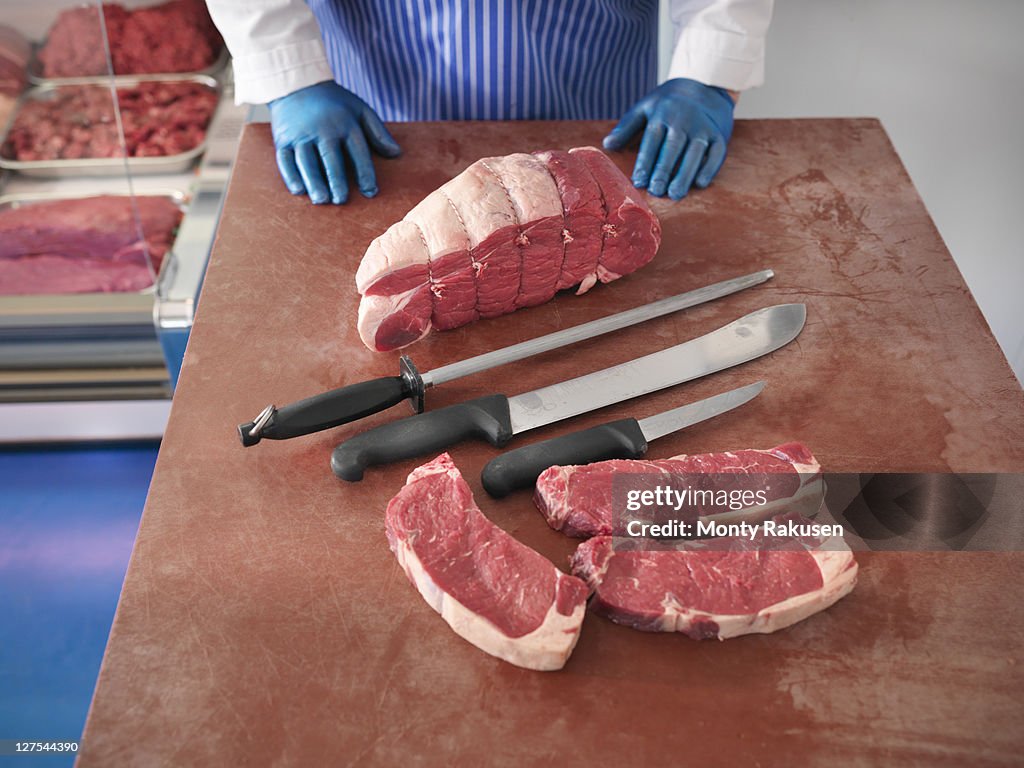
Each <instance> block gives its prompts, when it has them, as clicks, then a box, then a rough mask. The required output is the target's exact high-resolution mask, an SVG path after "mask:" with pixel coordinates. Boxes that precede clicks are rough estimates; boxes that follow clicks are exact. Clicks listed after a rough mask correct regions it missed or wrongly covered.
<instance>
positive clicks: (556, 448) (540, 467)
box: [480, 419, 647, 499]
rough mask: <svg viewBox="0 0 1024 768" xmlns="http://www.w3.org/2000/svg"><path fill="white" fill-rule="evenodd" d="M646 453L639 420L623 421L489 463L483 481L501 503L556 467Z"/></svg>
mask: <svg viewBox="0 0 1024 768" xmlns="http://www.w3.org/2000/svg"><path fill="white" fill-rule="evenodd" d="M645 453H647V438H645V437H644V433H643V431H642V430H641V429H640V425H639V424H638V423H637V420H636V419H622V420H621V421H610V422H608V423H607V424H601V425H600V426H597V427H591V428H590V429H584V430H582V431H580V432H572V433H570V434H568V435H562V436H561V437H553V438H551V439H550V440H541V441H540V442H539V443H533V444H532V445H524V446H523V447H522V448H516V449H515V450H514V451H509V452H508V453H503V454H501V456H498V457H496V458H494V459H491V460H490V461H489V462H487V466H485V467H484V471H483V473H482V474H481V476H480V479H481V481H482V482H483V484H484V490H485V491H487V493H489V494H490V495H491V496H493V497H494V498H496V499H500V498H501V497H503V496H507V495H508V494H510V493H512V491H515V490H518V489H520V488H527V487H529V486H531V485H533V484H534V482H536V480H537V477H538V476H539V475H540V473H541V472H543V471H544V470H545V469H547V468H548V467H553V466H555V465H556V464H557V465H565V464H589V463H590V462H592V461H605V460H606V459H638V458H640V457H641V456H643V455H644V454H645Z"/></svg>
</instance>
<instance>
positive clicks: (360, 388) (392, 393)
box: [238, 376, 412, 446]
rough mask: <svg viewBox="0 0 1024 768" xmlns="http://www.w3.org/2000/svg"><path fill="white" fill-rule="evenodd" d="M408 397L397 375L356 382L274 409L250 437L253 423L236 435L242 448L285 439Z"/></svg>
mask: <svg viewBox="0 0 1024 768" xmlns="http://www.w3.org/2000/svg"><path fill="white" fill-rule="evenodd" d="M410 394H412V393H411V392H409V390H408V386H407V383H406V380H405V379H404V378H402V377H401V376H385V377H384V378H381V379H371V380H370V381H360V382H359V383H358V384H350V385H349V386H347V387H341V388H339V389H332V390H331V391H330V392H323V393H321V394H319V395H313V396H312V397H307V398H306V399H305V400H299V401H298V402H295V403H291V404H290V405H285V406H282V407H281V408H279V409H275V410H274V412H273V415H271V417H270V421H268V422H267V423H266V424H265V425H264V426H263V429H262V430H260V431H259V432H258V433H257V434H255V435H253V434H252V429H253V427H254V426H255V425H256V423H255V422H253V421H250V422H248V423H247V424H239V425H238V436H239V438H241V440H242V445H245V446H250V445H256V443H258V442H259V441H260V440H262V439H264V438H266V439H267V440H287V439H288V438H290V437H299V436H300V435H308V434H310V433H312V432H319V431H320V430H323V429H330V428H331V427H336V426H338V425H339V424H347V423H348V422H350V421H355V420H357V419H362V418H365V417H366V416H369V415H370V414H373V413H377V412H378V411H383V410H384V409H385V408H390V407H391V406H393V405H398V403H400V402H402V401H403V400H405V399H406V398H407V397H409V396H410Z"/></svg>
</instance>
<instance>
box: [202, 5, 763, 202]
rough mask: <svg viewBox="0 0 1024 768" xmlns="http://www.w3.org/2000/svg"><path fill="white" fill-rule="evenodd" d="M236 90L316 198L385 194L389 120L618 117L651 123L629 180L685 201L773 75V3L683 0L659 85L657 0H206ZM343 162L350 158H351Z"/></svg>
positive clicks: (295, 190) (716, 165)
mask: <svg viewBox="0 0 1024 768" xmlns="http://www.w3.org/2000/svg"><path fill="white" fill-rule="evenodd" d="M207 2H208V5H209V8H210V13H211V15H212V17H213V19H214V22H215V23H216V25H217V27H218V28H219V29H220V31H221V34H222V35H223V37H224V39H225V41H226V42H227V45H228V48H229V49H230V51H231V54H232V57H233V59H234V69H235V98H236V101H238V103H250V104H263V103H266V104H267V105H268V106H269V109H270V121H271V128H272V132H273V137H274V145H275V147H276V153H277V165H278V169H279V170H280V173H281V177H282V179H283V180H284V183H285V184H286V185H287V187H288V189H289V191H291V192H292V194H295V195H308V196H309V198H310V200H311V201H312V202H313V203H316V204H321V203H328V202H330V203H335V204H341V203H344V202H346V201H347V200H348V197H349V186H350V180H349V178H347V177H346V174H347V173H352V174H353V175H354V181H355V185H356V186H357V187H358V188H359V191H360V192H361V193H362V194H363V195H365V196H366V197H373V196H374V195H376V194H377V192H378V186H377V180H376V174H375V172H374V166H373V160H372V153H374V152H375V153H376V154H378V155H381V156H383V157H396V156H397V155H399V154H400V153H401V148H400V147H399V146H398V143H397V142H396V141H395V139H394V138H393V137H392V136H391V134H390V133H389V132H388V130H387V128H386V127H385V125H384V121H407V120H586V119H614V118H619V122H618V124H617V125H616V126H615V128H614V129H613V130H612V131H611V133H609V134H608V136H606V137H605V139H604V146H605V148H606V149H610V150H615V149H621V148H622V147H624V146H625V145H626V144H627V143H628V142H629V141H630V140H632V139H633V138H634V137H635V136H636V135H637V134H642V135H641V139H640V148H639V151H638V154H637V159H636V164H635V167H634V168H633V173H632V182H633V184H634V185H635V186H636V187H638V188H641V189H646V190H647V191H648V192H649V193H650V194H652V195H655V196H658V197H663V196H665V195H667V196H668V197H670V198H672V199H673V200H678V199H681V198H682V197H685V196H686V194H687V192H689V190H690V189H691V188H692V187H693V186H694V185H696V186H697V187H699V188H704V187H706V186H708V184H710V183H711V180H712V179H713V178H714V177H715V175H716V174H717V173H718V171H719V169H720V168H721V167H722V163H723V162H724V161H725V156H726V147H727V145H728V142H729V138H730V136H731V135H732V126H733V109H734V106H735V103H736V101H737V99H738V98H739V94H740V92H741V91H743V90H745V89H747V88H751V87H754V86H757V85H760V84H761V83H762V82H763V80H764V38H765V33H766V31H767V28H768V23H769V20H770V18H771V11H772V0H671V1H670V3H669V7H670V13H671V18H672V22H673V27H674V47H673V53H672V59H671V64H670V67H669V72H668V79H667V80H666V81H665V82H663V83H661V84H660V85H656V83H657V70H658V45H657V31H658V2H657V0H308V4H307V2H306V0H207ZM346 164H348V166H349V167H350V171H347V170H346Z"/></svg>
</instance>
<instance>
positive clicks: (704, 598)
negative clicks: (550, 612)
mask: <svg viewBox="0 0 1024 768" xmlns="http://www.w3.org/2000/svg"><path fill="white" fill-rule="evenodd" d="M775 520H776V521H777V522H778V523H779V524H780V525H788V524H789V523H790V522H792V523H793V524H794V525H797V526H802V525H809V523H810V521H808V520H806V519H805V518H801V517H799V516H796V515H780V516H778V517H777V518H775ZM798 530H799V528H798ZM614 541H615V540H613V539H612V537H610V536H595V537H594V538H592V539H588V540H587V541H585V542H583V543H582V544H580V546H579V547H578V548H577V549H576V552H575V554H574V555H573V556H572V570H573V573H575V574H576V575H577V576H579V577H580V578H582V579H584V580H585V581H586V582H587V584H588V586H590V588H591V589H593V590H594V597H593V599H592V600H591V603H590V608H591V610H592V611H594V612H595V613H597V614H599V615H602V616H604V617H606V618H608V619H611V620H612V621H614V622H616V623H617V624H624V625H626V626H629V627H633V628H634V629H639V630H644V631H647V632H682V633H683V634H685V635H688V636H689V637H692V638H694V639H695V640H705V639H712V638H718V639H719V640H725V639H726V638H730V637H737V636H738V635H748V634H753V633H761V634H766V633H770V632H775V631H777V630H779V629H783V628H784V627H788V626H791V625H792V624H795V623H796V622H798V621H802V620H803V619H806V618H807V617H809V616H812V615H813V614H815V613H818V612H820V611H823V610H825V609H826V608H828V607H829V606H831V605H833V604H834V603H835V602H836V601H838V600H839V599H840V598H842V597H843V596H845V595H847V594H849V593H850V591H851V590H852V589H853V588H854V586H855V585H856V583H857V561H856V560H855V559H854V557H853V553H852V552H851V551H850V549H849V547H848V546H847V545H846V543H845V542H844V541H843V539H842V537H841V536H832V537H824V536H800V535H797V536H790V535H783V536H779V537H767V536H764V535H760V534H759V535H758V536H755V537H754V538H753V539H751V538H749V537H722V538H716V539H710V540H705V541H685V542H679V543H677V544H675V545H673V546H671V547H667V546H659V547H658V548H656V549H644V548H642V547H643V546H644V545H643V544H639V543H638V542H632V541H630V542H626V543H622V542H620V543H618V545H616V544H614V543H613V542H614ZM631 545H632V546H635V547H636V548H630V546H631Z"/></svg>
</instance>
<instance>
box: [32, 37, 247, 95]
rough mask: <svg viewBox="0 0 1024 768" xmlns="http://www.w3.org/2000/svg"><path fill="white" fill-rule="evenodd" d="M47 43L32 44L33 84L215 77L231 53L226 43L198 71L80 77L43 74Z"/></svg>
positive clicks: (88, 83)
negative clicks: (42, 54)
mask: <svg viewBox="0 0 1024 768" xmlns="http://www.w3.org/2000/svg"><path fill="white" fill-rule="evenodd" d="M44 45H45V42H43V43H39V44H37V45H33V46H32V56H31V58H30V59H29V62H28V68H27V70H26V71H27V73H28V81H29V82H30V83H32V85H110V82H111V80H113V81H114V83H116V84H117V85H121V84H122V82H127V81H131V80H137V79H138V78H140V77H167V78H174V79H182V78H190V77H203V76H207V77H215V76H217V75H218V74H220V72H221V71H223V69H224V67H225V66H227V63H228V60H229V59H230V55H229V54H228V48H227V46H226V45H224V46H221V49H220V55H219V56H217V59H216V60H215V61H214V62H213V64H211V65H210V66H208V67H206V68H205V69H200V70H198V71H196V72H152V73H147V74H141V73H140V74H135V75H110V74H103V75H82V76H80V77H43V74H42V66H43V65H42V63H41V62H40V61H39V51H40V50H41V49H42V47H43V46H44Z"/></svg>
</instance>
